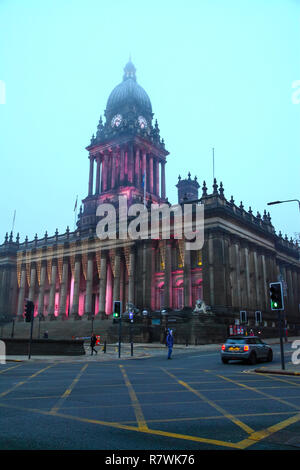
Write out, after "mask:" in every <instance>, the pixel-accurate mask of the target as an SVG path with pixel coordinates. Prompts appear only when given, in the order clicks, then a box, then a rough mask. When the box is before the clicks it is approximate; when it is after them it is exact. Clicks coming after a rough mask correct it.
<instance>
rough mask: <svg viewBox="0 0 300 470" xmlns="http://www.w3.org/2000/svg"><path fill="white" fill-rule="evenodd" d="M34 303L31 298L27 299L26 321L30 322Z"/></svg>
mask: <svg viewBox="0 0 300 470" xmlns="http://www.w3.org/2000/svg"><path fill="white" fill-rule="evenodd" d="M33 311H34V303H33V302H32V301H31V300H26V304H25V321H26V322H27V323H30V322H31V320H32V317H33Z"/></svg>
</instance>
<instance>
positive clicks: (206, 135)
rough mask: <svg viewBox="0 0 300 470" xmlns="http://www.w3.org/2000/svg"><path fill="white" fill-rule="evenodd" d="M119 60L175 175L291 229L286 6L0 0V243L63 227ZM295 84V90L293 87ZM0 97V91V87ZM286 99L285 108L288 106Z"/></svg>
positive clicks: (298, 12) (292, 156)
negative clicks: (147, 103) (147, 108)
mask: <svg viewBox="0 0 300 470" xmlns="http://www.w3.org/2000/svg"><path fill="white" fill-rule="evenodd" d="M130 54H131V57H132V61H133V63H134V64H135V66H136V69H137V81H138V83H139V84H140V85H141V86H142V87H143V88H144V89H145V90H146V92H147V93H148V95H149V97H150V99H151V102H152V107H153V112H154V113H155V116H154V118H157V119H158V123H159V127H160V130H161V137H163V138H164V140H165V144H166V148H167V149H168V151H169V152H170V155H169V157H168V163H167V167H166V183H167V196H168V197H169V201H170V202H172V203H176V202H177V189H176V187H175V185H176V184H177V181H178V175H179V174H181V176H182V177H185V176H186V175H187V173H188V171H191V173H192V177H194V176H195V175H197V177H198V180H199V182H200V184H201V186H202V181H203V180H204V179H205V180H206V182H207V185H208V186H209V188H210V189H211V187H212V182H213V181H212V177H213V168H212V148H213V147H214V148H215V176H216V178H217V180H218V183H219V182H220V181H223V185H224V188H225V196H226V197H227V198H228V199H230V196H231V195H233V197H234V199H235V201H236V203H237V205H239V204H240V202H241V201H243V204H244V206H245V208H246V209H248V207H249V206H251V207H252V210H253V212H254V214H255V215H256V212H257V211H260V213H261V214H263V211H264V209H267V210H269V211H270V213H271V216H272V222H273V224H274V225H275V228H276V230H277V232H278V231H279V230H281V231H282V232H283V234H285V233H287V234H288V236H289V237H291V236H292V237H294V234H295V232H300V213H299V210H298V207H297V204H296V203H287V204H282V205H278V206H273V207H272V206H270V207H268V206H267V202H269V201H272V200H278V199H282V200H286V199H294V198H297V199H300V194H299V193H300V191H299V174H300V140H299V136H300V133H299V130H300V125H299V124H300V103H299V104H297V101H296V102H293V99H292V97H293V92H295V91H296V90H297V89H295V88H293V83H294V82H296V81H297V80H300V67H299V65H300V1H298V0H186V1H185V2H183V1H179V0H151V2H146V1H144V2H143V1H141V0H126V1H124V0H114V1H107V0H105V1H104V0H84V1H83V0H82V1H79V0H58V1H56V0H52V1H48V2H46V1H42V0H0V85H2V95H3V84H5V92H6V93H5V98H6V99H5V104H0V125H1V135H0V158H1V165H0V190H1V199H0V213H1V225H0V243H2V242H3V240H4V236H5V233H6V232H10V230H11V228H12V223H13V215H14V211H15V210H16V219H15V227H14V232H15V234H16V232H20V237H21V241H24V239H25V236H26V235H28V237H29V239H33V238H34V235H35V233H37V234H38V236H39V237H40V238H41V237H43V236H44V233H45V231H46V230H47V231H48V234H49V236H50V235H53V234H54V232H55V230H56V228H58V230H59V232H60V233H62V232H65V229H66V227H67V225H69V226H70V229H71V230H73V228H74V211H73V209H74V204H75V200H76V196H77V195H78V198H79V201H80V200H81V199H83V198H84V197H85V196H86V195H87V190H88V173H89V162H88V152H87V151H86V150H85V147H86V146H87V145H88V144H89V142H90V138H91V135H92V134H93V133H96V129H97V124H98V121H99V117H100V115H101V114H103V112H104V109H105V108H106V103H107V99H108V96H109V94H110V92H111V91H112V89H113V88H114V87H115V86H116V85H117V84H118V83H120V82H121V80H122V76H123V68H124V66H125V64H126V62H127V61H128V58H129V55H130ZM299 88H300V87H299ZM0 97H1V90H0ZM294 101H295V100H294Z"/></svg>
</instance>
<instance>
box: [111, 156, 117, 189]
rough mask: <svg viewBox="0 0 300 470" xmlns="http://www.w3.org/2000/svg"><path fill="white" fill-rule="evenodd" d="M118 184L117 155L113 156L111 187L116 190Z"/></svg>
mask: <svg viewBox="0 0 300 470" xmlns="http://www.w3.org/2000/svg"><path fill="white" fill-rule="evenodd" d="M115 184H116V153H115V151H113V154H112V168H111V187H112V189H114V187H115Z"/></svg>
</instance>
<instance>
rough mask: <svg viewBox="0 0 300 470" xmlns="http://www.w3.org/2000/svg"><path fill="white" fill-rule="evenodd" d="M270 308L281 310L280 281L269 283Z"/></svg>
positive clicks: (282, 307)
mask: <svg viewBox="0 0 300 470" xmlns="http://www.w3.org/2000/svg"><path fill="white" fill-rule="evenodd" d="M270 299H271V310H283V309H284V303H283V294H282V284H281V282H271V284H270Z"/></svg>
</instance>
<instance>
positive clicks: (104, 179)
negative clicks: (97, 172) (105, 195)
mask: <svg viewBox="0 0 300 470" xmlns="http://www.w3.org/2000/svg"><path fill="white" fill-rule="evenodd" d="M107 166H108V157H107V155H104V156H103V157H102V184H101V191H102V192H103V191H106V190H107V170H108V168H107Z"/></svg>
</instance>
